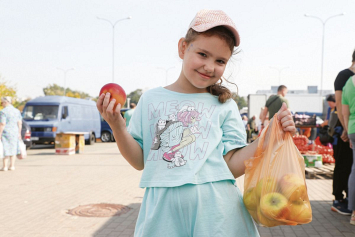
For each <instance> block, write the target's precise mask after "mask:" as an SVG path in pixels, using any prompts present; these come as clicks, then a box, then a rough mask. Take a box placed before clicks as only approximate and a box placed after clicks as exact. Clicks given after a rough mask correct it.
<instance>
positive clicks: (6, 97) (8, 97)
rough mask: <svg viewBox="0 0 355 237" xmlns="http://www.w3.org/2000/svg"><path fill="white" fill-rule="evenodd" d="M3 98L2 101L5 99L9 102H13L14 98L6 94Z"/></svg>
mask: <svg viewBox="0 0 355 237" xmlns="http://www.w3.org/2000/svg"><path fill="white" fill-rule="evenodd" d="M1 100H2V101H5V102H8V103H10V104H11V101H12V99H11V97H10V96H4V97H2V98H1Z"/></svg>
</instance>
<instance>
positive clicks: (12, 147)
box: [0, 96, 22, 171]
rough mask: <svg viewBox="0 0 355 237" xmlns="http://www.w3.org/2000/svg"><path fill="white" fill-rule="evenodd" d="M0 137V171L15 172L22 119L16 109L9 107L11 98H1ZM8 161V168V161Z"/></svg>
mask: <svg viewBox="0 0 355 237" xmlns="http://www.w3.org/2000/svg"><path fill="white" fill-rule="evenodd" d="M1 105H2V106H3V107H4V108H3V109H2V110H1V111H0V137H1V141H2V144H3V147H4V159H3V167H2V169H1V171H7V170H15V160H16V155H17V153H18V144H19V140H21V128H22V117H21V113H20V111H19V110H18V109H16V108H14V107H13V106H12V105H11V97H9V96H6V97H2V98H1ZM9 160H10V167H8V161H9Z"/></svg>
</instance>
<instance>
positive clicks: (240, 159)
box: [224, 103, 296, 178]
mask: <svg viewBox="0 0 355 237" xmlns="http://www.w3.org/2000/svg"><path fill="white" fill-rule="evenodd" d="M277 119H278V120H279V121H280V122H281V125H282V128H283V131H284V132H291V133H292V134H294V133H295V132H296V127H295V123H294V122H293V119H292V115H291V112H290V111H289V110H288V109H287V106H286V103H283V104H282V106H281V109H280V110H279V112H278V113H277ZM271 124H272V120H271V121H270V125H271ZM271 131H272V129H271V128H269V129H268V131H267V133H269V132H271ZM266 136H269V135H268V134H266ZM258 143H259V138H258V139H256V140H255V141H254V142H253V143H251V144H250V145H248V146H246V147H243V148H241V149H234V150H231V151H230V152H228V153H227V154H226V155H225V156H224V160H225V161H226V163H227V165H228V167H229V169H230V171H231V172H232V174H233V175H234V177H235V178H238V177H239V176H241V175H243V174H244V172H245V165H244V161H246V160H248V159H250V158H251V157H253V156H254V154H255V151H256V148H257V147H258Z"/></svg>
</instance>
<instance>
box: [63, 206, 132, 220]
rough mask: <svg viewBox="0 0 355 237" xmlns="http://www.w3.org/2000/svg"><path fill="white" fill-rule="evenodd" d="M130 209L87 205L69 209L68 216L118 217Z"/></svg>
mask: <svg viewBox="0 0 355 237" xmlns="http://www.w3.org/2000/svg"><path fill="white" fill-rule="evenodd" d="M131 209H132V208H130V207H127V206H124V205H121V204H108V203H100V204H89V205H83V206H78V207H76V208H73V209H70V210H69V211H68V214H70V215H73V216H85V217H109V216H119V215H121V214H125V213H127V212H129V211H130V210H131Z"/></svg>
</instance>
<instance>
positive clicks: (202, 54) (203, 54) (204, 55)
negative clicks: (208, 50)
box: [198, 53, 207, 57]
mask: <svg viewBox="0 0 355 237" xmlns="http://www.w3.org/2000/svg"><path fill="white" fill-rule="evenodd" d="M198 54H199V55H201V56H202V57H207V55H206V54H205V53H198Z"/></svg>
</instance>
